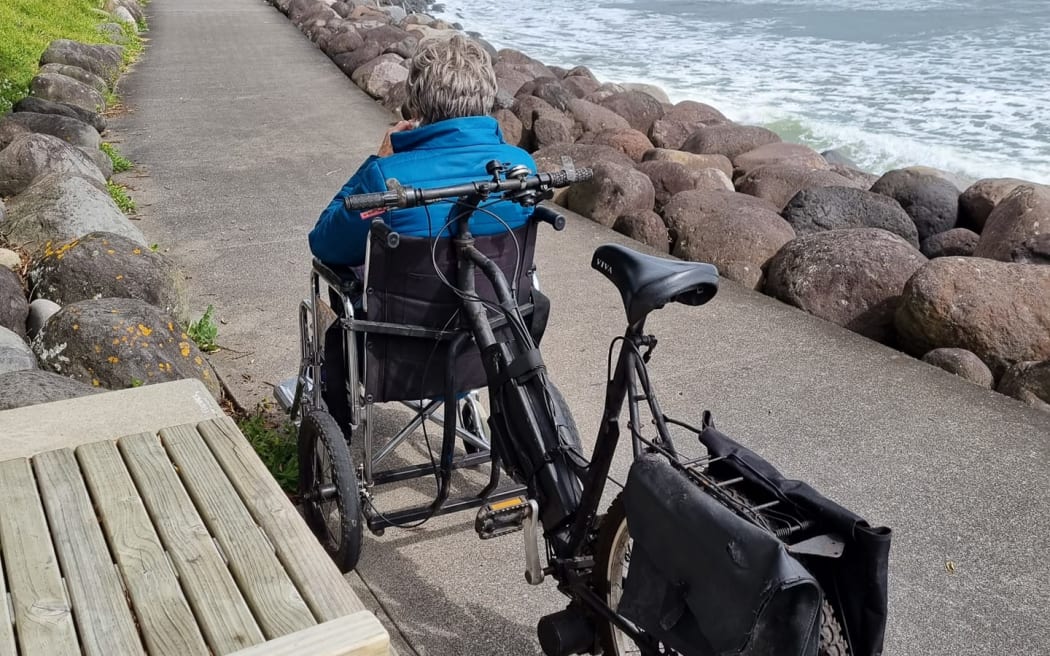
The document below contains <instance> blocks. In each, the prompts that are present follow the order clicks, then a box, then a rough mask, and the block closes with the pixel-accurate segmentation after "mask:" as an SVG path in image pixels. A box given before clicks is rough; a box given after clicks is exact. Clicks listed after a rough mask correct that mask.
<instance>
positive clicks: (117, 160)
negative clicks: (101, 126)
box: [99, 142, 135, 173]
mask: <svg viewBox="0 0 1050 656" xmlns="http://www.w3.org/2000/svg"><path fill="white" fill-rule="evenodd" d="M99 149H100V150H101V151H102V152H104V153H106V155H108V156H109V159H110V161H111V162H113V172H114V173H123V172H124V171H130V170H131V169H133V168H134V167H135V164H134V162H132V161H131V160H130V159H128V158H127V157H124V156H123V155H121V154H120V151H119V150H117V147H116V146H114V145H113V144H111V143H105V142H103V143H102V144H101V145H100V146H99Z"/></svg>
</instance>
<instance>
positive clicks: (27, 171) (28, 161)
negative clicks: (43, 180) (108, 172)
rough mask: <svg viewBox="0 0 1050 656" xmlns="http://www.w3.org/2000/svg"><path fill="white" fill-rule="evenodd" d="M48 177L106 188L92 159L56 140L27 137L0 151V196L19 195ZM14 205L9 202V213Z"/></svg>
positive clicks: (36, 136)
mask: <svg viewBox="0 0 1050 656" xmlns="http://www.w3.org/2000/svg"><path fill="white" fill-rule="evenodd" d="M48 174H54V175H73V176H83V178H84V179H86V180H90V181H91V183H92V184H94V185H96V186H98V187H101V188H105V185H106V179H105V177H103V175H102V172H101V171H99V169H98V166H96V165H95V163H94V162H93V161H91V158H90V157H88V156H87V154H86V153H84V151H82V150H80V149H79V148H75V147H73V146H71V145H69V144H67V143H66V142H65V141H62V140H61V139H59V138H58V137H52V136H51V135H47V134H36V133H26V134H23V135H22V136H20V137H18V138H16V139H15V140H14V141H13V142H11V145H9V146H8V147H7V148H5V149H3V150H2V151H0V195H11V194H20V193H22V192H23V191H25V190H26V189H27V188H28V187H29V186H30V185H31V184H34V182H35V181H36V180H37V179H38V178H40V177H41V176H44V175H48ZM14 205H15V203H14V201H12V202H11V207H8V211H11V210H12V208H13V207H14ZM8 220H9V221H10V219H8ZM0 231H2V232H7V228H6V226H3V227H0Z"/></svg>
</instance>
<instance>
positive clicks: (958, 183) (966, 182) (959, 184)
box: [903, 166, 976, 194]
mask: <svg viewBox="0 0 1050 656" xmlns="http://www.w3.org/2000/svg"><path fill="white" fill-rule="evenodd" d="M903 170H905V171H913V172H915V173H918V174H920V175H932V176H934V177H937V178H940V179H941V180H945V181H947V182H950V183H951V184H952V186H953V187H955V190H956V191H957V192H959V193H960V194H961V193H962V192H963V190H964V189H966V188H968V187H969V186H970V185H972V184H973V183H974V182H976V180H974V179H972V178H966V177H965V176H962V175H959V174H957V173H950V172H948V171H945V170H943V169H938V168H934V167H932V166H908V167H906V168H904V169H903Z"/></svg>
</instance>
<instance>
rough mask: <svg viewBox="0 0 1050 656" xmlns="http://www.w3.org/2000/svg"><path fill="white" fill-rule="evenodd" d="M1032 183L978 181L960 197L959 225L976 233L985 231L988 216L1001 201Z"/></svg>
mask: <svg viewBox="0 0 1050 656" xmlns="http://www.w3.org/2000/svg"><path fill="white" fill-rule="evenodd" d="M1031 184H1032V183H1031V182H1025V181H1024V180H1018V179H1017V178H985V179H983V180H978V181H977V182H975V183H973V184H972V185H970V186H969V187H967V188H966V191H964V192H962V195H960V196H959V223H960V224H961V225H963V226H966V227H967V228H971V229H973V230H974V232H981V231H982V230H984V224H985V222H986V221H987V220H988V215H989V214H991V213H992V210H994V209H995V206H996V205H998V204H999V201H1001V200H1003V199H1004V198H1006V197H1007V196H1009V195H1010V192H1011V191H1013V190H1014V189H1016V188H1018V187H1020V186H1021V185H1031Z"/></svg>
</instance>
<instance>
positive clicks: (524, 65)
mask: <svg viewBox="0 0 1050 656" xmlns="http://www.w3.org/2000/svg"><path fill="white" fill-rule="evenodd" d="M493 67H494V68H495V69H496V75H497V76H499V73H500V70H501V69H504V70H507V69H511V70H515V71H520V72H523V73H525V74H527V75H528V77H529V79H531V80H535V79H536V78H538V77H553V78H557V76H556V75H555V74H554V71H552V70H551V69H549V68H547V67H546V66H545V65H544V64H543V62H541V61H539V60H538V59H533V58H532V57H529V56H528V55H526V54H525V53H523V52H520V51H518V50H514V49H512V48H504V49H502V50H500V51H498V52H497V53H496V59H495V61H494V62H493Z"/></svg>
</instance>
